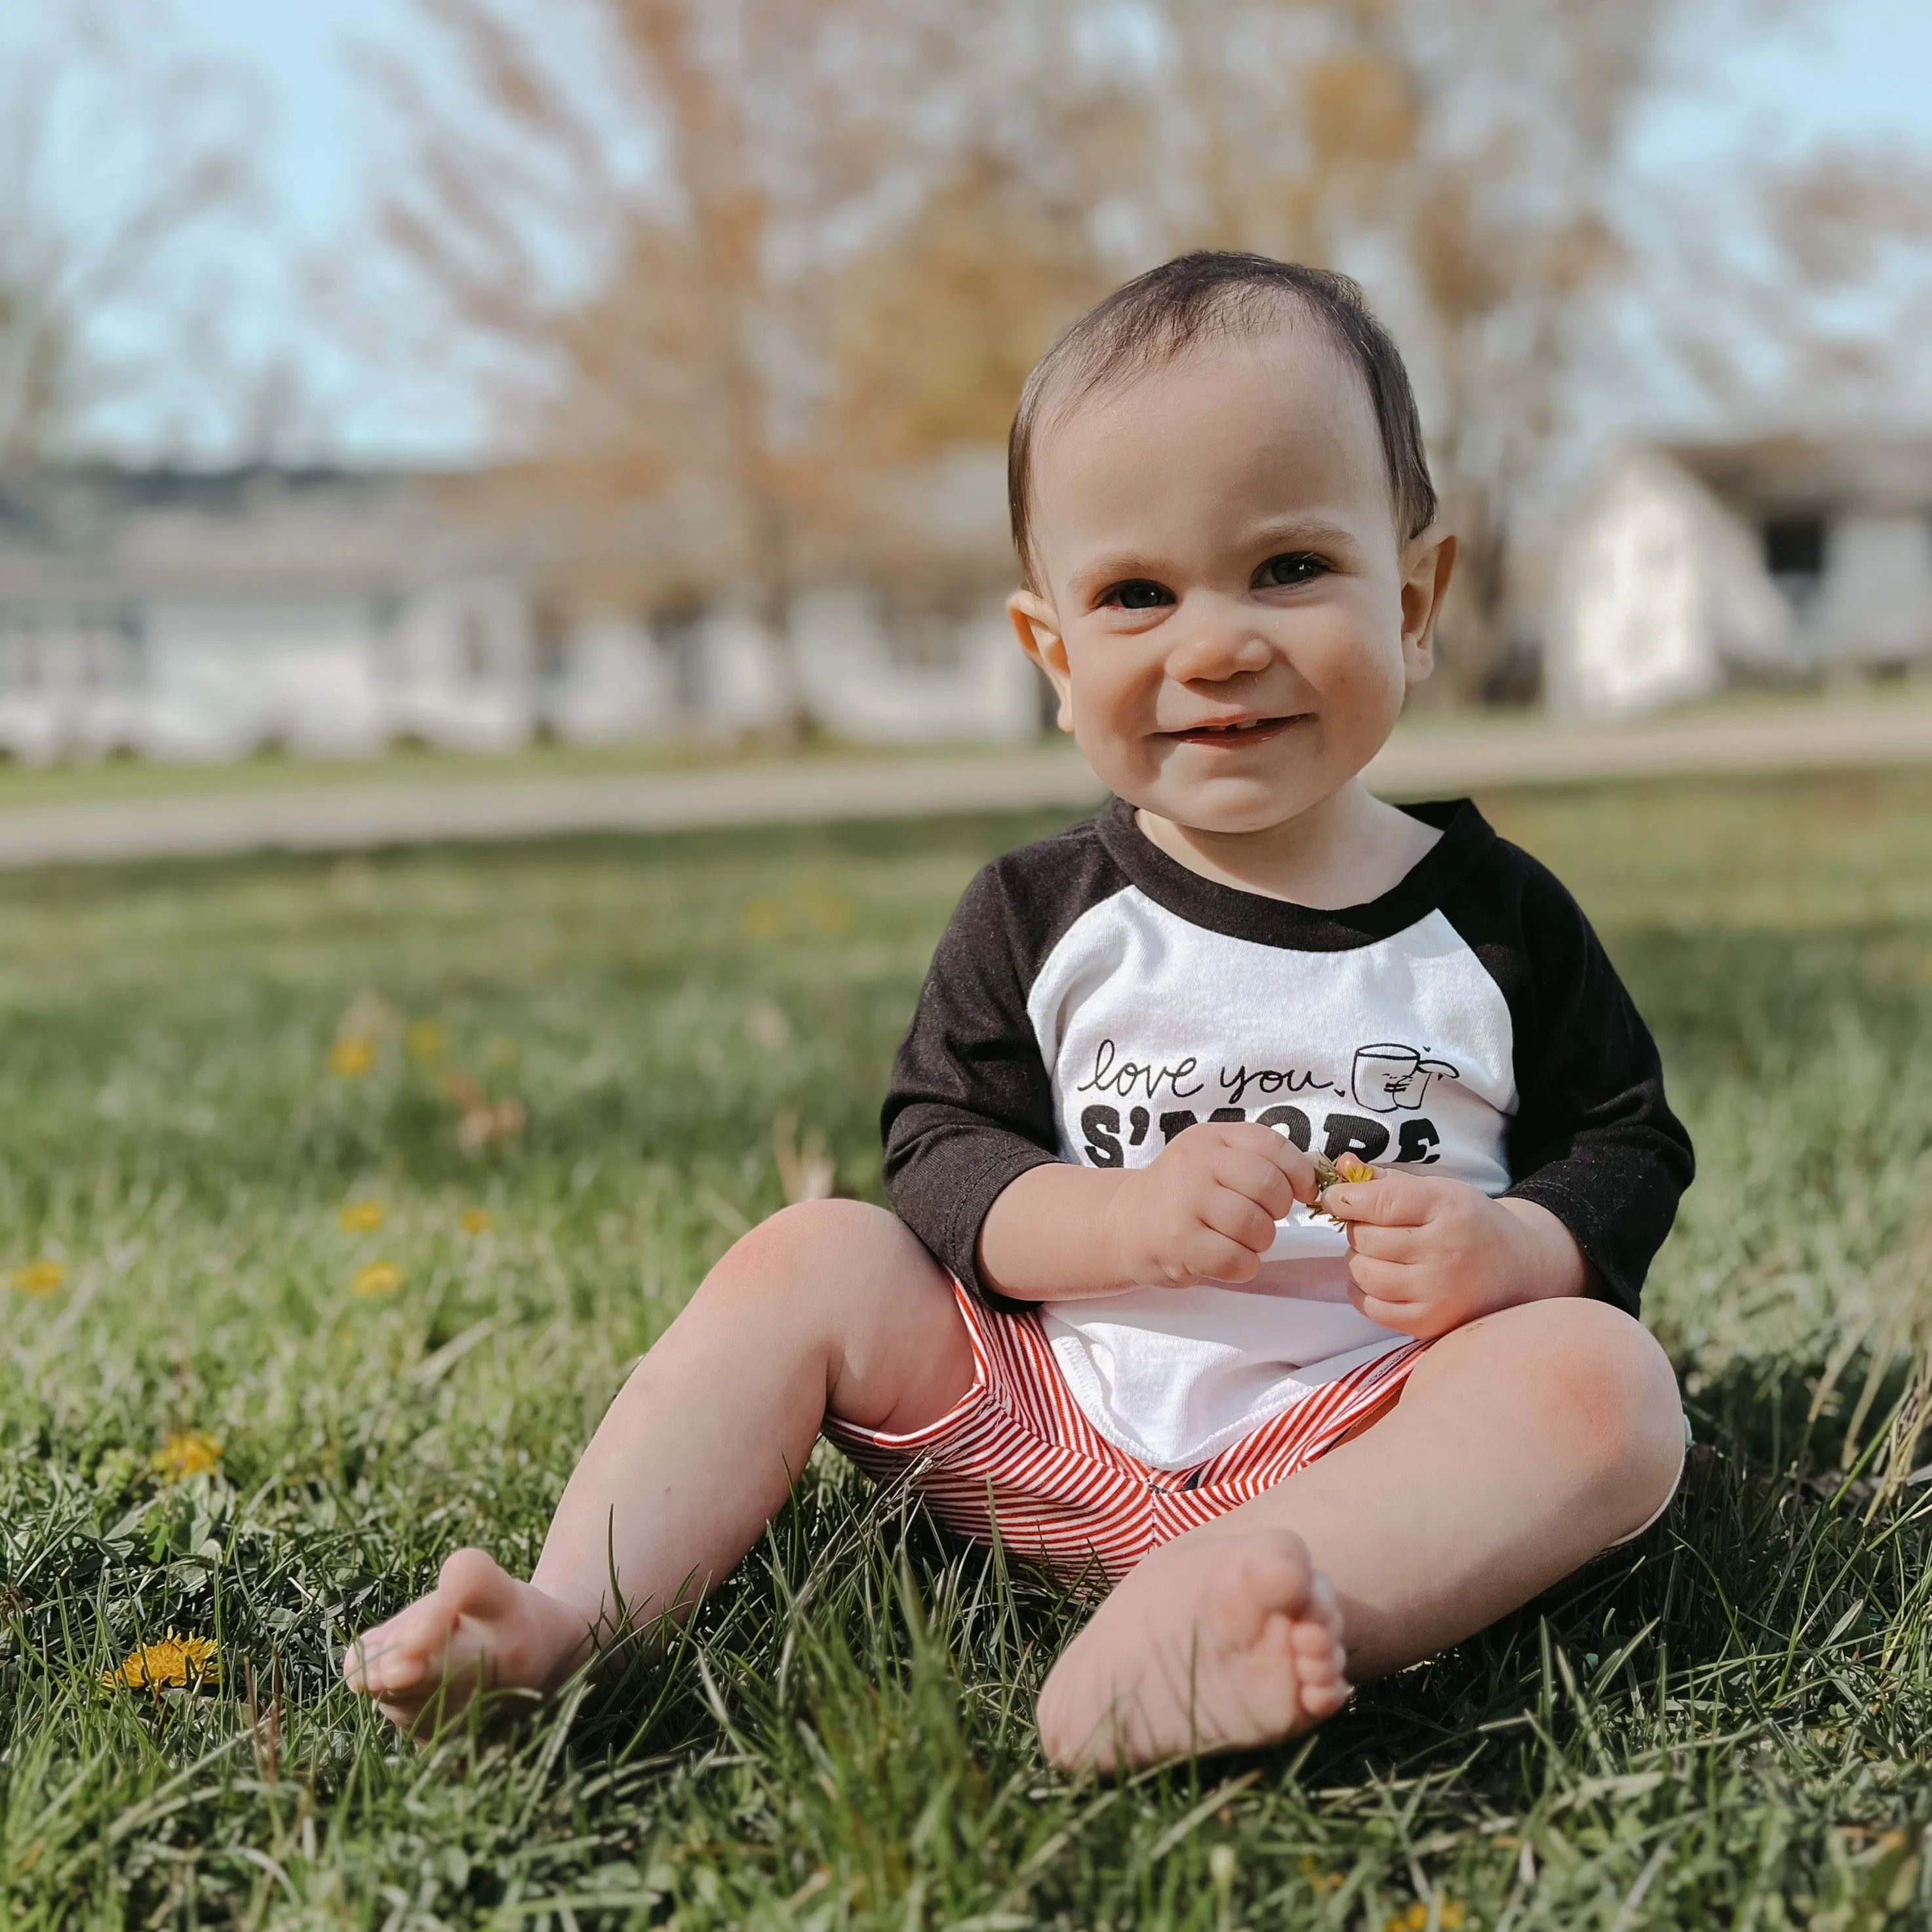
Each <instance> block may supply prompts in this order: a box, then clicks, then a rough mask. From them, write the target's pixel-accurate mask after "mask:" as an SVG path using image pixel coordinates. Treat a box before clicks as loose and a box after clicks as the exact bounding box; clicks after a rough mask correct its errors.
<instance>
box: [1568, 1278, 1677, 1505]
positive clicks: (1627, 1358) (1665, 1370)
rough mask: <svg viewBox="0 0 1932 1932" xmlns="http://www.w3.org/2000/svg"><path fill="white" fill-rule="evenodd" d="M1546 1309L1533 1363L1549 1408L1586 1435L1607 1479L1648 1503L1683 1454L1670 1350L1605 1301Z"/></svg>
mask: <svg viewBox="0 0 1932 1932" xmlns="http://www.w3.org/2000/svg"><path fill="white" fill-rule="evenodd" d="M1538 1307H1540V1308H1541V1309H1543V1310H1547V1311H1549V1313H1548V1314H1547V1316H1546V1317H1545V1319H1544V1322H1543V1323H1542V1327H1543V1328H1544V1331H1545V1332H1544V1334H1543V1335H1541V1337H1539V1343H1540V1345H1541V1346H1539V1349H1538V1355H1540V1357H1541V1361H1540V1364H1539V1367H1541V1370H1542V1372H1543V1375H1544V1379H1545V1388H1546V1391H1547V1395H1548V1397H1549V1398H1550V1402H1551V1403H1552V1405H1553V1408H1554V1409H1556V1411H1557V1412H1559V1413H1560V1414H1562V1415H1564V1416H1565V1417H1567V1418H1568V1419H1569V1421H1570V1424H1571V1427H1574V1429H1576V1430H1578V1431H1579V1432H1580V1433H1582V1434H1583V1436H1584V1438H1585V1439H1586V1443H1587V1445H1588V1446H1589V1449H1590V1450H1591V1451H1592V1454H1593V1456H1594V1457H1595V1460H1596V1462H1597V1463H1598V1466H1599V1467H1600V1468H1601V1469H1603V1470H1604V1473H1605V1475H1606V1478H1607V1480H1610V1481H1613V1482H1614V1483H1616V1484H1617V1485H1618V1486H1619V1487H1625V1486H1628V1487H1629V1488H1630V1489H1631V1491H1632V1493H1634V1494H1640V1495H1641V1496H1643V1498H1645V1499H1647V1500H1649V1501H1651V1502H1654V1500H1655V1494H1654V1493H1661V1491H1663V1490H1665V1489H1667V1487H1668V1486H1669V1485H1670V1484H1673V1483H1674V1482H1675V1481H1676V1479H1677V1476H1678V1474H1679V1470H1680V1469H1682V1465H1683V1460H1684V1405H1683V1398H1682V1396H1681V1395H1680V1394H1679V1391H1678V1387H1677V1376H1676V1372H1675V1371H1674V1370H1673V1369H1672V1367H1671V1366H1670V1358H1669V1357H1667V1355H1665V1354H1664V1350H1663V1349H1662V1348H1661V1346H1659V1344H1658V1340H1657V1338H1656V1337H1655V1336H1654V1335H1652V1334H1651V1332H1650V1331H1649V1329H1647V1328H1645V1327H1644V1326H1643V1324H1642V1323H1641V1322H1638V1321H1637V1320H1636V1319H1634V1318H1633V1317H1632V1316H1628V1315H1626V1314H1625V1313H1624V1312H1623V1311H1622V1310H1621V1309H1617V1308H1613V1307H1610V1305H1609V1304H1607V1303H1606V1302H1601V1301H1586V1300H1581V1299H1580V1300H1577V1301H1563V1302H1545V1303H1541V1304H1538Z"/></svg>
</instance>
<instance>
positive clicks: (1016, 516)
mask: <svg viewBox="0 0 1932 1932" xmlns="http://www.w3.org/2000/svg"><path fill="white" fill-rule="evenodd" d="M1296 309H1299V310H1301V311H1303V312H1304V313H1305V314H1309V315H1312V316H1313V317H1315V319H1316V321H1317V322H1318V323H1319V324H1320V326H1322V328H1323V329H1325V330H1326V331H1327V332H1328V336H1329V338H1330V340H1331V341H1333V342H1334V344H1335V346H1336V347H1337V348H1338V349H1340V350H1342V351H1343V353H1344V354H1345V355H1346V356H1347V357H1348V358H1349V361H1350V362H1352V364H1353V365H1355V368H1357V369H1358V370H1360V371H1361V376H1362V380H1363V381H1364V383H1367V386H1368V391H1369V400H1370V403H1371V404H1373V407H1374V409H1375V413H1376V427H1377V428H1378V429H1379V430H1380V431H1381V432H1382V457H1383V460H1384V461H1385V463H1387V464H1388V474H1389V494H1390V496H1391V498H1392V499H1393V500H1394V507H1395V517H1396V522H1397V525H1398V526H1399V527H1400V529H1401V530H1402V532H1403V537H1404V538H1405V539H1406V538H1410V537H1415V536H1418V535H1421V532H1423V531H1424V530H1426V529H1427V528H1428V527H1429V526H1430V524H1431V523H1433V522H1434V521H1435V520H1436V485H1435V484H1433V482H1432V481H1430V475H1429V459H1428V457H1427V455H1426V454H1425V453H1424V449H1423V445H1422V422H1421V417H1420V416H1419V415H1418V413H1417V411H1416V407H1415V391H1414V390H1413V389H1411V388H1410V387H1409V371H1408V370H1407V369H1406V368H1404V367H1403V360H1402V352H1401V351H1400V350H1399V349H1397V347H1396V346H1395V339H1394V337H1393V336H1391V335H1390V334H1389V332H1388V330H1387V329H1385V328H1384V327H1383V326H1382V324H1381V323H1379V322H1378V321H1377V320H1376V318H1375V316H1374V314H1373V313H1372V312H1371V311H1370V308H1369V305H1368V301H1367V297H1365V296H1364V295H1363V293H1362V291H1361V285H1360V284H1358V283H1356V282H1355V281H1352V280H1351V279H1350V278H1349V277H1348V276H1346V275H1336V274H1334V273H1333V272H1331V271H1330V270H1328V269H1310V268H1304V266H1302V265H1301V263H1298V262H1277V261H1275V260H1273V259H1272V258H1271V257H1268V256H1266V255H1246V254H1236V253H1234V252H1232V251H1217V250H1210V249H1201V250H1199V251H1196V253H1194V254H1190V255H1177V256H1176V257H1175V258H1174V260H1172V261H1171V262H1164V263H1162V264H1161V266H1160V267H1159V268H1157V269H1149V270H1148V272H1147V273H1146V274H1145V275H1136V277H1135V278H1134V279H1133V281H1130V282H1124V283H1123V284H1121V287H1118V289H1116V290H1115V291H1114V293H1112V295H1110V296H1108V297H1107V298H1106V300H1105V301H1103V302H1098V303H1097V304H1095V305H1094V307H1093V308H1090V309H1089V310H1088V311H1087V313H1086V314H1085V315H1083V316H1082V317H1081V318H1080V319H1079V321H1077V322H1076V323H1073V324H1072V325H1071V326H1070V327H1069V328H1068V329H1066V330H1065V331H1064V332H1063V334H1062V335H1061V337H1060V338H1059V340H1058V341H1056V342H1055V344H1054V345H1053V347H1052V348H1051V349H1049V350H1048V351H1047V352H1046V354H1045V355H1044V356H1042V357H1041V358H1040V360H1039V362H1037V363H1036V364H1035V365H1034V371H1033V374H1031V375H1030V376H1029V377H1028V378H1027V380H1026V387H1025V389H1022V391H1021V392H1020V404H1019V409H1018V410H1016V411H1015V412H1014V414H1013V433H1012V434H1011V435H1010V437H1009V438H1008V439H1007V499H1008V502H1009V505H1010V508H1011V510H1012V513H1013V547H1014V549H1015V550H1017V551H1018V552H1019V564H1020V574H1021V576H1022V579H1023V580H1024V581H1025V584H1026V586H1027V587H1028V589H1030V590H1037V589H1039V588H1040V583H1039V573H1038V571H1037V570H1036V569H1035V568H1034V554H1033V449H1034V438H1035V437H1036V435H1037V434H1038V431H1039V428H1040V417H1041V414H1042V412H1043V409H1044V408H1045V407H1046V403H1047V400H1048V398H1049V395H1055V404H1056V407H1058V409H1059V410H1063V411H1064V410H1067V409H1069V408H1070V407H1072V406H1073V404H1075V403H1076V402H1077V401H1079V399H1080V398H1082V397H1083V396H1088V395H1092V394H1093V393H1094V391H1095V390H1097V389H1102V388H1103V387H1105V386H1106V385H1107V384H1108V383H1113V382H1117V381H1118V380H1121V378H1122V377H1130V376H1136V375H1140V374H1144V373H1145V371H1148V370H1150V369H1154V368H1159V367H1160V366H1161V365H1163V364H1164V363H1167V362H1172V361H1173V359H1175V357H1176V356H1178V355H1180V354H1181V352H1182V351H1183V350H1185V349H1187V348H1190V347H1192V346H1193V344H1196V343H1197V342H1199V341H1203V340H1207V341H1214V340H1216V339H1226V338H1237V339H1238V338H1253V337H1256V336H1259V335H1264V334H1266V333H1268V332H1269V331H1271V330H1272V329H1278V328H1280V326H1281V323H1282V320H1283V314H1284V312H1285V311H1289V312H1292V311H1294V310H1296ZM1062 391H1064V394H1055V392H1062Z"/></svg>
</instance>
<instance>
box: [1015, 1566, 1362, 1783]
mask: <svg viewBox="0 0 1932 1932" xmlns="http://www.w3.org/2000/svg"><path fill="white" fill-rule="evenodd" d="M1347 1661H1348V1660H1347V1658H1346V1654H1345V1653H1344V1652H1343V1649H1342V1615H1341V1612H1340V1610H1339V1608H1338V1607H1337V1604H1336V1602H1335V1592H1334V1589H1332V1588H1331V1586H1330V1585H1329V1582H1328V1578H1327V1577H1325V1576H1323V1575H1322V1573H1321V1572H1320V1571H1319V1570H1317V1569H1316V1568H1315V1566H1314V1565H1313V1563H1311V1562H1310V1561H1309V1556H1308V1549H1307V1545H1306V1544H1304V1542H1303V1541H1302V1540H1301V1538H1300V1537H1298V1536H1296V1535H1293V1534H1292V1533H1291V1532H1289V1531H1286V1530H1254V1531H1250V1532H1245V1533H1243V1534H1239V1535H1236V1534H1229V1535H1219V1536H1216V1535H1209V1536H1204V1537H1199V1538H1187V1539H1184V1540H1183V1541H1180V1542H1178V1543H1173V1544H1169V1545H1168V1546H1167V1547H1166V1548H1165V1549H1163V1550H1156V1551H1155V1552H1154V1554H1153V1555H1152V1556H1149V1557H1148V1559H1146V1560H1145V1562H1142V1564H1141V1565H1140V1566H1139V1568H1137V1569H1136V1570H1135V1571H1133V1574H1131V1575H1130V1576H1129V1577H1127V1580H1126V1581H1125V1582H1124V1583H1122V1584H1121V1586H1120V1588H1119V1589H1117V1590H1116V1591H1115V1592H1114V1594H1113V1595H1112V1596H1111V1597H1109V1598H1108V1599H1107V1601H1106V1602H1105V1603H1104V1604H1102V1605H1101V1607H1100V1610H1098V1611H1097V1613H1095V1615H1094V1620H1093V1621H1092V1622H1091V1623H1090V1624H1088V1626H1087V1628H1085V1630H1084V1631H1082V1632H1081V1633H1080V1634H1079V1636H1078V1637H1076V1638H1075V1639H1074V1640H1073V1643H1071V1644H1070V1645H1069V1646H1068V1647H1067V1650H1066V1651H1065V1652H1064V1654H1063V1655H1062V1656H1061V1659H1060V1661H1059V1662H1058V1664H1055V1666H1054V1667H1053V1670H1052V1673H1050V1674H1049V1676H1048V1678H1047V1680H1046V1688H1045V1689H1044V1690H1043V1691H1042V1692H1041V1693H1040V1742H1041V1743H1042V1745H1043V1746H1044V1747H1045V1749H1046V1755H1047V1757H1048V1758H1049V1760H1051V1761H1052V1763H1055V1764H1057V1765H1060V1766H1064V1767H1068V1768H1071V1767H1073V1766H1082V1765H1085V1766H1092V1767H1093V1768H1094V1769H1096V1770H1100V1771H1115V1770H1118V1769H1121V1767H1122V1766H1125V1765H1141V1764H1157V1763H1160V1762H1162V1761H1163V1760H1165V1759H1168V1758H1175V1757H1187V1756H1189V1755H1190V1754H1197V1753H1199V1754H1206V1753H1208V1752H1211V1751H1240V1750H1243V1749H1244V1748H1247V1747H1249V1746H1251V1745H1265V1744H1271V1743H1273V1742H1274V1741H1275V1740H1276V1739H1278V1738H1285V1737H1287V1736H1291V1735H1292V1733H1295V1732H1297V1731H1305V1730H1308V1729H1309V1728H1310V1726H1312V1725H1314V1724H1319V1723H1320V1722H1321V1721H1322V1719H1323V1718H1327V1717H1331V1716H1332V1715H1334V1713H1335V1712H1337V1711H1339V1710H1340V1709H1341V1708H1342V1706H1343V1705H1344V1704H1345V1703H1347V1701H1348V1698H1349V1680H1348V1679H1347V1677H1346V1675H1344V1670H1345V1667H1346V1664H1347Z"/></svg>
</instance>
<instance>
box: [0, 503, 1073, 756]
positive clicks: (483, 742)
mask: <svg viewBox="0 0 1932 1932" xmlns="http://www.w3.org/2000/svg"><path fill="white" fill-rule="evenodd" d="M979 493H981V494H984V493H986V492H985V491H984V490H983V489H982V490H980V492H979ZM982 520H983V519H982ZM983 537H984V532H979V533H978V534H977V535H976V536H975V537H974V539H973V541H971V542H969V543H968V544H965V546H964V547H963V554H962V556H959V557H956V558H955V559H953V568H952V569H951V570H950V573H948V572H946V571H941V572H940V573H939V576H940V577H941V578H943V579H944V580H946V581H948V582H950V583H953V585H955V586H957V585H958V584H959V583H960V582H962V581H965V582H967V583H977V585H978V586H979V587H978V589H977V590H974V591H971V592H968V593H967V594H965V595H961V594H959V592H957V590H955V592H954V593H953V595H952V596H951V598H950V601H932V602H929V603H928V604H921V605H918V606H913V607H908V606H906V605H905V604H904V603H903V601H900V602H898V603H894V602H892V601H890V600H889V599H888V598H886V596H885V595H883V593H881V592H877V591H875V590H874V589H870V588H868V587H865V586H856V585H847V586H838V585H833V586H829V587H828V586H821V587H819V588H817V589H812V590H810V591H808V592H804V593H802V594H801V595H800V596H799V598H797V600H796V602H795V604H794V605H793V608H792V610H791V612H790V619H789V623H788V625H787V637H786V638H784V639H782V640H781V639H780V638H779V637H775V636H774V635H773V634H772V632H771V631H770V630H769V628H767V627H766V625H763V624H761V623H760V622H759V620H758V619H757V617H756V616H754V615H753V614H752V613H750V612H749V611H748V610H744V609H742V608H739V607H733V605H732V604H730V603H729V602H727V601H719V602H718V603H717V604H715V605H713V606H712V607H708V608H707V607H694V606H692V605H691V604H688V602H687V603H681V604H678V605H676V606H675V607H672V608H670V609H667V610H650V609H644V608H640V609H634V610H622V609H614V610H613V609H610V608H607V607H598V608H594V609H591V610H579V609H577V608H575V607H574V599H573V597H572V594H571V583H570V579H569V574H568V567H567V565H565V563H563V562H562V561H561V560H560V559H559V558H558V557H557V556H555V555H554V554H550V553H546V551H545V550H544V547H543V543H542V539H541V536H540V535H539V534H538V529H537V526H536V520H535V519H526V520H517V519H515V518H514V517H508V516H506V515H505V514H501V513H500V512H499V513H498V514H495V515H493V516H490V515H486V514H477V513H475V512H474V511H460V510H459V509H458V508H456V507H455V504H454V503H453V502H452V486H451V484H450V483H449V481H448V480H447V479H443V480H440V479H437V478H424V477H411V476H405V475H368V474H358V473H353V472H341V471H326V470H308V471H285V470H266V469H254V470H245V471H236V472H226V473H220V474H211V473H201V472H132V471H123V470H116V469H106V468H89V469H58V470H56V469H47V470H38V471H28V472H15V473H13V474H11V475H0V751H4V752H7V753H10V754H12V755H13V756H15V757H20V758H23V759H27V760H34V761H43V760H51V759H55V758H61V757H98V756H102V755H105V754H110V753H112V752H114V751H134V752H139V753H141V754H145V755H148V756H151V757H160V758H170V759H202V760H214V759H225V758H232V757H239V756H241V755H243V754H246V753H248V752H249V751H253V750H255V749H257V748H262V747H265V746H269V745H275V746H281V747H284V748H287V749H288V750H290V751H294V752H297V753H301V754H311V755H315V756H323V757H359V756H365V755H368V754H371V753H372V752H374V751H377V750H378V749H380V748H381V747H382V746H383V745H385V744H387V743H390V742H395V741H398V740H411V741H418V742H425V743H428V744H432V745H448V746H451V747H454V748H461V749H465V750H472V751H495V750H502V749H505V748H510V747H512V746H514V745H520V744H522V743H523V742H526V741H527V740H529V739H531V738H532V736H535V735H537V734H538V733H550V734H553V735H554V736H557V737H559V738H562V739H567V740H568V741H571V742H577V743H585V744H595V743H610V742H621V741H625V740H629V739H649V738H654V737H655V738H672V737H691V736H700V737H712V738H718V739H728V738H731V737H734V736H740V735H742V734H744V733H748V732H755V731H757V730H761V729H765V728H768V727H772V726H773V725H775V724H780V723H781V722H783V721H785V720H786V719H787V717H788V716H789V715H790V711H791V694H792V692H793V688H794V685H795V686H796V692H797V694H798V697H799V700H801V702H802V706H803V709H804V711H805V714H806V715H808V716H809V717H811V718H813V719H814V721H816V722H817V723H818V724H820V725H821V726H822V727H823V728H825V729H826V730H829V731H830V732H832V733H835V734H837V735H838V736H843V737H847V738H850V739H860V740H871V741H877V742H903V743H919V742H933V741H936V740H941V739H953V740H960V739H983V740H1011V739H1022V738H1026V737H1030V736H1033V735H1034V733H1037V731H1038V730H1039V729H1040V721H1041V709H1040V685H1039V682H1038V679H1037V675H1036V673H1034V671H1033V670H1032V669H1031V667H1030V666H1029V665H1028V664H1027V663H1026V661H1025V659H1024V658H1023V657H1022V655H1021V654H1020V652H1019V649H1018V648H1017V646H1016V644H1015V643H1014V642H1013V637H1012V633H1011V631H1010V629H1009V628H1008V627H1007V624H1006V621H1005V618H1004V613H1003V610H1002V608H1001V606H1002V601H1003V584H1004V560H1003V559H1001V558H999V557H998V554H997V552H996V551H995V550H989V546H988V545H987V544H986V542H985V541H983Z"/></svg>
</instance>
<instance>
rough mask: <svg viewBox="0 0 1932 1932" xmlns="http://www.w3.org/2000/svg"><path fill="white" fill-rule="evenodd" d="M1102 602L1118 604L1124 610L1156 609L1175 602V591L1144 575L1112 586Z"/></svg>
mask: <svg viewBox="0 0 1932 1932" xmlns="http://www.w3.org/2000/svg"><path fill="white" fill-rule="evenodd" d="M1100 601H1101V602H1102V603H1103V604H1118V605H1119V606H1120V607H1121V609H1122V610H1157V609H1159V607H1160V606H1161V605H1162V604H1172V602H1173V601H1174V592H1172V591H1171V590H1170V589H1168V588H1167V586H1166V585H1165V584H1163V583H1154V582H1153V581H1151V580H1150V579H1148V578H1147V577H1129V578H1128V579H1127V582H1126V583H1116V584H1114V585H1112V586H1110V587H1109V589H1108V590H1107V591H1106V593H1105V595H1103V596H1102V598H1101V599H1100Z"/></svg>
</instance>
